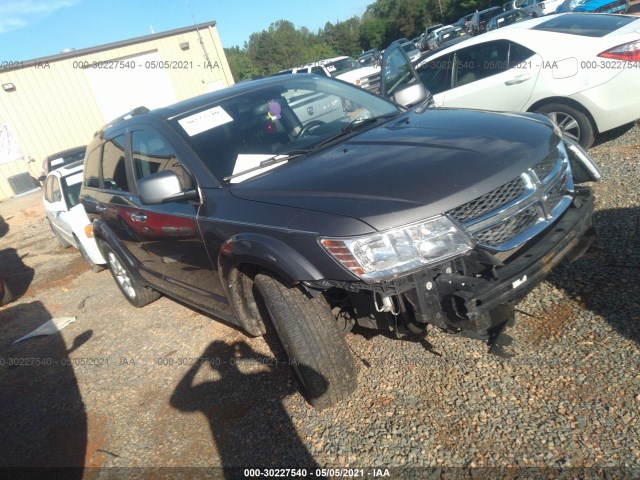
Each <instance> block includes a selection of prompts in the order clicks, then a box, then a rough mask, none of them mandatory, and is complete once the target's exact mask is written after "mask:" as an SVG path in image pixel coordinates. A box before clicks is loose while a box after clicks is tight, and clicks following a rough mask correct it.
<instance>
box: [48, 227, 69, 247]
mask: <svg viewBox="0 0 640 480" xmlns="http://www.w3.org/2000/svg"><path fill="white" fill-rule="evenodd" d="M49 227H50V228H51V231H52V232H53V234H54V235H55V236H56V239H57V240H58V245H60V246H61V247H62V248H69V247H70V246H71V244H70V243H69V242H67V241H66V240H65V239H64V238H63V237H62V235H60V234H59V233H58V231H57V230H56V229H55V228H53V225H52V224H51V222H49Z"/></svg>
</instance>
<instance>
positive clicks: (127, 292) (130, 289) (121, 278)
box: [102, 243, 160, 307]
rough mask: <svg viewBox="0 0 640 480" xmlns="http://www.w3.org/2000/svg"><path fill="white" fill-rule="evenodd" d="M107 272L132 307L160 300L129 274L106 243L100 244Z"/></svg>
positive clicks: (158, 294) (157, 294)
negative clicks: (107, 266)
mask: <svg viewBox="0 0 640 480" xmlns="http://www.w3.org/2000/svg"><path fill="white" fill-rule="evenodd" d="M102 251H103V252H104V256H105V258H106V259H107V264H108V265H109V270H110V271H111V275H112V276H113V279H114V280H115V281H116V284H117V285H118V288H119V289H120V291H121V292H122V294H123V295H124V296H125V298H126V299H127V300H128V301H129V303H130V304H131V305H133V306H134V307H144V306H145V305H148V304H150V303H151V302H154V301H155V300H157V299H158V298H160V293H159V292H157V291H155V290H153V289H151V288H149V287H145V286H143V285H141V284H140V282H138V280H137V279H136V278H135V277H134V276H133V275H132V274H131V272H130V271H129V269H128V268H127V267H126V266H125V264H124V262H123V261H122V260H121V259H120V257H119V256H118V254H117V253H116V252H115V251H114V250H113V249H112V248H111V247H110V246H109V244H107V243H103V244H102Z"/></svg>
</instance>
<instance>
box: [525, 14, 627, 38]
mask: <svg viewBox="0 0 640 480" xmlns="http://www.w3.org/2000/svg"><path fill="white" fill-rule="evenodd" d="M635 20H637V18H634V17H623V16H620V15H605V14H598V15H593V14H584V15H583V14H579V13H570V14H566V15H558V16H554V17H552V18H551V19H549V20H547V21H546V22H543V23H541V24H539V25H536V26H535V27H533V28H532V30H544V31H547V32H557V33H567V34H569V35H581V36H584V37H604V36H605V35H608V34H609V33H611V32H615V31H616V30H618V29H619V28H622V27H624V26H625V25H628V24H629V23H631V22H633V21H635Z"/></svg>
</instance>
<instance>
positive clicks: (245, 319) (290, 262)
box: [218, 233, 323, 336]
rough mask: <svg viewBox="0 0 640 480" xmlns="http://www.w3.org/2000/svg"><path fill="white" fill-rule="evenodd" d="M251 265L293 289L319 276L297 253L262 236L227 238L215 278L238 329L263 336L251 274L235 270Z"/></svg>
mask: <svg viewBox="0 0 640 480" xmlns="http://www.w3.org/2000/svg"><path fill="white" fill-rule="evenodd" d="M242 265H251V266H252V267H254V268H256V267H257V268H258V269H260V268H264V269H267V270H269V271H271V272H273V273H274V274H276V275H277V276H278V277H279V278H280V279H281V280H282V281H283V282H284V283H287V284H290V285H293V284H296V283H299V282H301V281H304V280H320V279H322V278H323V277H322V274H321V273H320V272H319V271H318V269H317V268H315V267H314V266H313V265H312V264H311V263H310V262H309V261H308V260H307V259H306V258H305V257H304V256H302V255H301V254H300V253H299V252H298V251H297V250H295V249H293V248H291V247H290V246H289V245H287V244H286V243H284V242H282V241H280V240H278V239H275V238H273V237H269V236H266V235H261V234H254V233H242V234H238V235H234V236H233V237H231V238H229V239H228V240H227V241H226V242H225V243H224V244H223V245H222V246H221V247H220V251H219V254H218V274H219V275H220V281H221V283H222V286H223V288H224V292H225V295H226V297H227V299H228V300H229V304H230V305H231V308H232V309H233V311H234V313H235V315H236V318H238V320H239V321H240V324H241V326H242V327H243V328H244V329H245V330H246V331H247V332H249V334H251V335H254V336H258V335H263V334H264V333H266V326H265V324H264V322H263V319H262V316H261V315H260V313H259V309H258V307H257V305H256V302H255V300H254V296H253V274H255V273H257V270H256V271H254V272H252V273H249V274H247V273H248V272H246V270H244V269H241V268H238V267H240V266H242Z"/></svg>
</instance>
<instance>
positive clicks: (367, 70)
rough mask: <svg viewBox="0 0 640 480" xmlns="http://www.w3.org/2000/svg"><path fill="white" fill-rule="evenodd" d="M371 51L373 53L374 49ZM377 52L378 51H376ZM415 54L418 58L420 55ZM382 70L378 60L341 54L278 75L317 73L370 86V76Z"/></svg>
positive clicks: (366, 86) (362, 85) (364, 86)
mask: <svg viewBox="0 0 640 480" xmlns="http://www.w3.org/2000/svg"><path fill="white" fill-rule="evenodd" d="M369 52H371V53H372V57H373V52H374V51H373V50H370V51H369ZM376 52H377V51H376ZM419 53H420V52H418V55H415V57H416V58H417V57H418V56H419ZM379 72H380V66H379V65H378V64H377V63H376V61H369V60H368V59H367V61H366V62H360V61H356V60H354V59H353V58H351V57H348V56H345V55H343V56H340V57H334V58H327V59H324V60H318V61H317V62H312V63H309V64H306V65H302V66H300V67H295V68H290V69H287V70H281V71H279V72H278V73H276V75H287V74H291V73H316V74H319V75H324V76H327V77H332V78H338V79H340V80H344V81H345V82H349V83H352V84H354V85H358V86H359V87H363V88H369V84H370V77H372V76H377V75H378V74H379Z"/></svg>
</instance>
